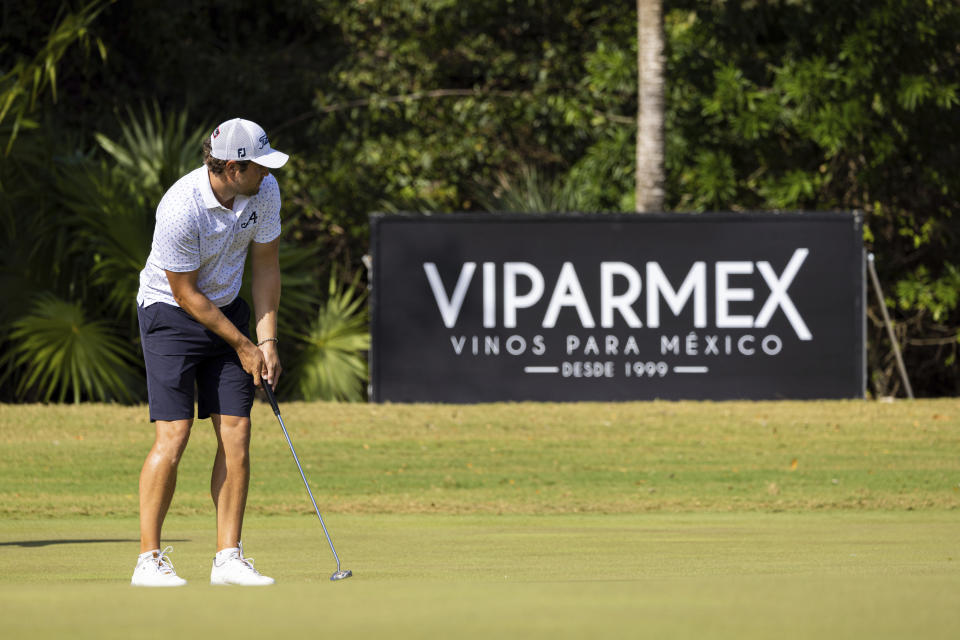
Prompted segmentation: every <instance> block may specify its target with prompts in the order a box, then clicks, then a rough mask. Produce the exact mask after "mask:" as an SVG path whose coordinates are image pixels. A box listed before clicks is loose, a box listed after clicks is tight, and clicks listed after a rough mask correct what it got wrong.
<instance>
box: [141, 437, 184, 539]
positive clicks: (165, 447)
mask: <svg viewBox="0 0 960 640" xmlns="http://www.w3.org/2000/svg"><path fill="white" fill-rule="evenodd" d="M192 425H193V419H192V418H190V419H186V420H173V421H167V420H157V421H156V439H155V440H154V443H153V448H151V449H150V453H148V454H147V459H146V460H145V461H144V463H143V469H142V470H141V471H140V552H141V553H145V552H147V551H152V550H154V549H159V548H160V529H161V528H162V527H163V520H164V518H165V517H166V515H167V509H169V508H170V501H171V500H172V499H173V491H174V489H175V488H176V486H177V465H178V464H180V457H181V456H182V455H183V450H184V449H185V448H186V446H187V440H188V439H189V438H190V427H191V426H192Z"/></svg>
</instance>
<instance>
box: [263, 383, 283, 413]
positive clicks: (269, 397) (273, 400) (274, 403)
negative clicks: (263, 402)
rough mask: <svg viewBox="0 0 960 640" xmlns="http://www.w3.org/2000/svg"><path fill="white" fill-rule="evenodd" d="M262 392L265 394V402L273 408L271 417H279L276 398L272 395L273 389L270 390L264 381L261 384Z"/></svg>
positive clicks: (268, 384)
mask: <svg viewBox="0 0 960 640" xmlns="http://www.w3.org/2000/svg"><path fill="white" fill-rule="evenodd" d="M261 384H262V386H263V390H264V392H266V394H267V400H269V401H270V406H271V407H272V408H273V415H275V416H279V415H280V407H279V406H277V398H276V396H274V395H273V389H271V388H270V383H269V382H267V381H266V380H264V381H263V382H262V383H261Z"/></svg>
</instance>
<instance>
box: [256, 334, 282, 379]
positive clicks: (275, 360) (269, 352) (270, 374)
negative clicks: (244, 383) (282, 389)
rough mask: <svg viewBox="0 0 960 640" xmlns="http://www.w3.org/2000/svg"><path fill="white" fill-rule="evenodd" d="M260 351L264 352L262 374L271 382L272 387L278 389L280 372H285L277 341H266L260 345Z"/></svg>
mask: <svg viewBox="0 0 960 640" xmlns="http://www.w3.org/2000/svg"><path fill="white" fill-rule="evenodd" d="M260 353H262V354H263V369H262V370H261V372H260V375H261V377H262V378H264V379H265V380H266V381H267V382H268V383H269V384H270V388H271V389H276V387H277V381H279V380H280V374H281V373H283V367H282V366H280V353H279V351H278V349H277V343H276V342H275V341H273V340H268V341H267V342H264V343H263V344H262V345H260Z"/></svg>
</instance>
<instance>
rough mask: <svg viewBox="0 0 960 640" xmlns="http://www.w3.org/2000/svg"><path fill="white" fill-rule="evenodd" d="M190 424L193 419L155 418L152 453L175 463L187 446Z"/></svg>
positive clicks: (191, 424)
mask: <svg viewBox="0 0 960 640" xmlns="http://www.w3.org/2000/svg"><path fill="white" fill-rule="evenodd" d="M192 426H193V420H171V421H167V420H157V422H156V429H157V436H156V441H155V442H154V445H153V453H154V454H155V455H157V456H160V457H161V458H163V459H164V460H165V461H166V462H168V463H169V464H173V465H176V464H177V463H178V462H180V456H182V455H183V451H184V449H186V447H187V440H189V439H190V428H191V427H192Z"/></svg>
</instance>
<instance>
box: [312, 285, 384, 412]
mask: <svg viewBox="0 0 960 640" xmlns="http://www.w3.org/2000/svg"><path fill="white" fill-rule="evenodd" d="M366 299H367V293H366V290H365V289H364V288H363V287H362V285H361V284H360V272H358V273H357V275H356V277H354V279H353V281H352V282H351V283H350V284H349V285H347V284H343V283H341V282H339V281H338V280H337V277H336V274H335V273H332V274H331V275H330V283H329V295H328V297H327V300H326V302H324V304H323V305H321V307H320V309H319V312H318V313H317V316H316V318H315V320H314V321H313V322H312V323H311V325H310V327H309V331H308V333H307V334H306V335H304V336H302V337H301V340H302V341H303V342H304V343H305V344H306V345H307V346H306V348H305V349H304V350H303V352H302V353H301V357H300V361H299V364H298V366H297V368H296V379H297V384H298V389H299V391H300V394H301V396H303V398H304V399H305V400H336V401H348V402H352V401H362V400H364V399H365V398H366V389H365V385H366V381H367V358H366V352H367V351H369V349H370V333H369V324H368V318H367V307H366Z"/></svg>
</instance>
